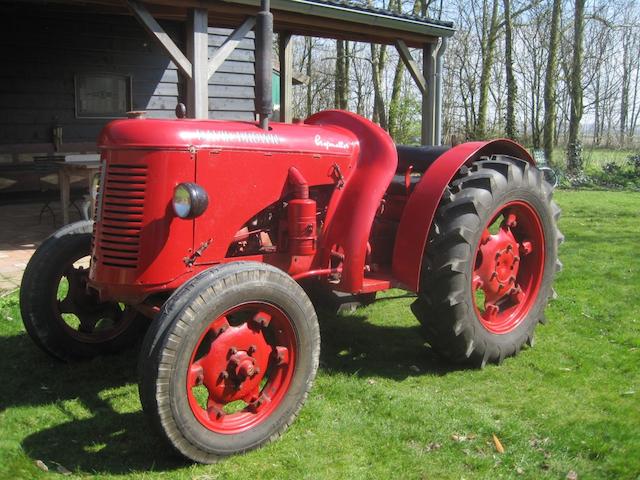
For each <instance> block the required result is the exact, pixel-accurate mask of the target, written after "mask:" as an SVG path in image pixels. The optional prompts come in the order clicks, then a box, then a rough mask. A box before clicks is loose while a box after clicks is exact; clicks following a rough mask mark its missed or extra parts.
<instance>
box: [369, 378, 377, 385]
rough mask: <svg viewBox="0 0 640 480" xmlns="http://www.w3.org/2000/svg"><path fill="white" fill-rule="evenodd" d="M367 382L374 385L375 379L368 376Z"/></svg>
mask: <svg viewBox="0 0 640 480" xmlns="http://www.w3.org/2000/svg"><path fill="white" fill-rule="evenodd" d="M367 383H368V384H369V385H375V384H376V381H375V380H374V379H373V378H370V379H369V380H367Z"/></svg>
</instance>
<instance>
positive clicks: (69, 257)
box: [20, 221, 149, 360]
mask: <svg viewBox="0 0 640 480" xmlns="http://www.w3.org/2000/svg"><path fill="white" fill-rule="evenodd" d="M92 229H93V222H91V221H81V222H76V223H73V224H71V225H67V226H65V227H63V228H61V229H60V230H58V231H57V232H55V233H54V234H53V235H51V236H50V237H49V238H48V239H46V240H45V241H44V242H43V243H42V245H40V247H38V249H37V250H36V252H35V253H34V254H33V256H32V257H31V260H29V264H28V265H27V268H26V270H25V273H24V276H23V279H22V284H21V286H20V311H21V313H22V321H23V322H24V326H25V328H26V330H27V333H28V334H29V336H31V338H32V339H33V340H34V342H35V343H36V344H37V345H38V346H39V347H40V348H42V349H43V350H44V351H45V352H47V353H49V354H50V355H53V356H54V357H56V358H58V359H61V360H74V359H78V358H91V357H94V356H96V355H100V354H103V353H114V352H117V351H120V350H122V349H123V348H125V347H127V346H129V345H131V344H132V343H133V342H135V341H136V340H137V339H138V338H140V335H141V334H142V333H143V332H144V329H145V328H146V327H147V325H148V323H149V322H148V321H147V320H146V319H145V318H144V317H143V316H142V315H140V314H138V313H137V312H136V311H135V310H134V309H133V308H131V307H129V306H127V305H124V304H120V303H117V302H100V301H99V299H98V297H97V295H96V294H95V292H93V291H88V290H87V280H88V277H89V269H88V267H89V258H90V255H91V234H92Z"/></svg>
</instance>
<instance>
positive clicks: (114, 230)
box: [98, 163, 147, 268]
mask: <svg viewBox="0 0 640 480" xmlns="http://www.w3.org/2000/svg"><path fill="white" fill-rule="evenodd" d="M146 181H147V166H146V165H142V164H130V165H127V164H118V163H113V164H109V165H108V166H107V172H106V175H105V176H104V186H101V187H103V190H102V198H101V204H102V205H101V215H100V222H101V229H100V238H99V239H98V246H99V251H100V255H99V258H100V261H101V263H102V264H103V265H107V266H110V267H118V268H137V266H138V258H139V255H140V233H141V231H142V221H143V213H144V194H145V186H146Z"/></svg>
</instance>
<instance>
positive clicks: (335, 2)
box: [307, 0, 454, 28]
mask: <svg viewBox="0 0 640 480" xmlns="http://www.w3.org/2000/svg"><path fill="white" fill-rule="evenodd" d="M307 1H309V2H312V3H319V4H324V5H332V6H336V7H345V8H348V9H350V10H359V11H361V12H365V13H375V14H378V15H384V16H387V17H393V18H399V19H405V20H411V21H413V22H418V23H423V24H425V25H438V26H441V27H446V28H453V26H454V25H453V22H447V21H443V20H436V19H433V18H427V17H421V16H419V15H412V14H409V13H399V12H394V11H393V10H387V9H385V8H376V7H373V6H370V5H365V4H362V3H358V2H351V1H349V0H307Z"/></svg>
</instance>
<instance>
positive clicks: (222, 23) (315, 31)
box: [37, 0, 455, 47]
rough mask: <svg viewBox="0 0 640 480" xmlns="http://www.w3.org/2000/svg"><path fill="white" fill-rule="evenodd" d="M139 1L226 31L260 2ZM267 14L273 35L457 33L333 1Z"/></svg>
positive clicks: (95, 0) (287, 4) (285, 2)
mask: <svg viewBox="0 0 640 480" xmlns="http://www.w3.org/2000/svg"><path fill="white" fill-rule="evenodd" d="M143 1H144V4H145V5H146V6H147V8H148V10H149V12H150V13H151V14H152V15H153V16H154V17H155V18H158V19H167V20H181V21H182V20H184V19H185V18H186V17H187V14H188V10H189V9H190V8H206V9H207V10H208V11H209V24H210V25H211V26H218V27H229V28H235V27H237V26H238V25H240V24H241V23H242V22H243V21H244V19H245V18H246V17H247V16H250V15H255V14H256V13H257V12H258V10H259V7H260V0H143ZM37 3H42V2H41V1H37ZM51 3H64V4H68V5H77V6H87V7H91V8H93V9H95V10H96V11H99V12H103V13H111V14H126V15H129V14H130V12H129V10H128V9H127V7H126V1H125V0H57V1H56V0H54V1H52V2H51ZM271 11H272V12H273V16H274V29H275V31H276V32H285V31H286V32H290V33H292V34H294V35H308V36H313V37H321V38H336V39H342V40H353V41H359V42H373V43H382V44H390V45H391V44H394V42H395V41H396V40H402V41H404V42H405V43H406V44H407V45H409V46H412V47H422V46H424V45H425V44H426V43H435V42H437V40H438V38H440V37H450V36H451V35H453V34H454V32H455V29H454V27H453V25H452V24H451V23H447V22H438V21H430V20H428V19H421V18H418V17H412V16H409V15H396V14H394V13H393V12H388V11H386V10H379V9H373V8H368V7H357V6H350V5H349V4H342V3H340V2H339V1H334V0H271Z"/></svg>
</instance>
